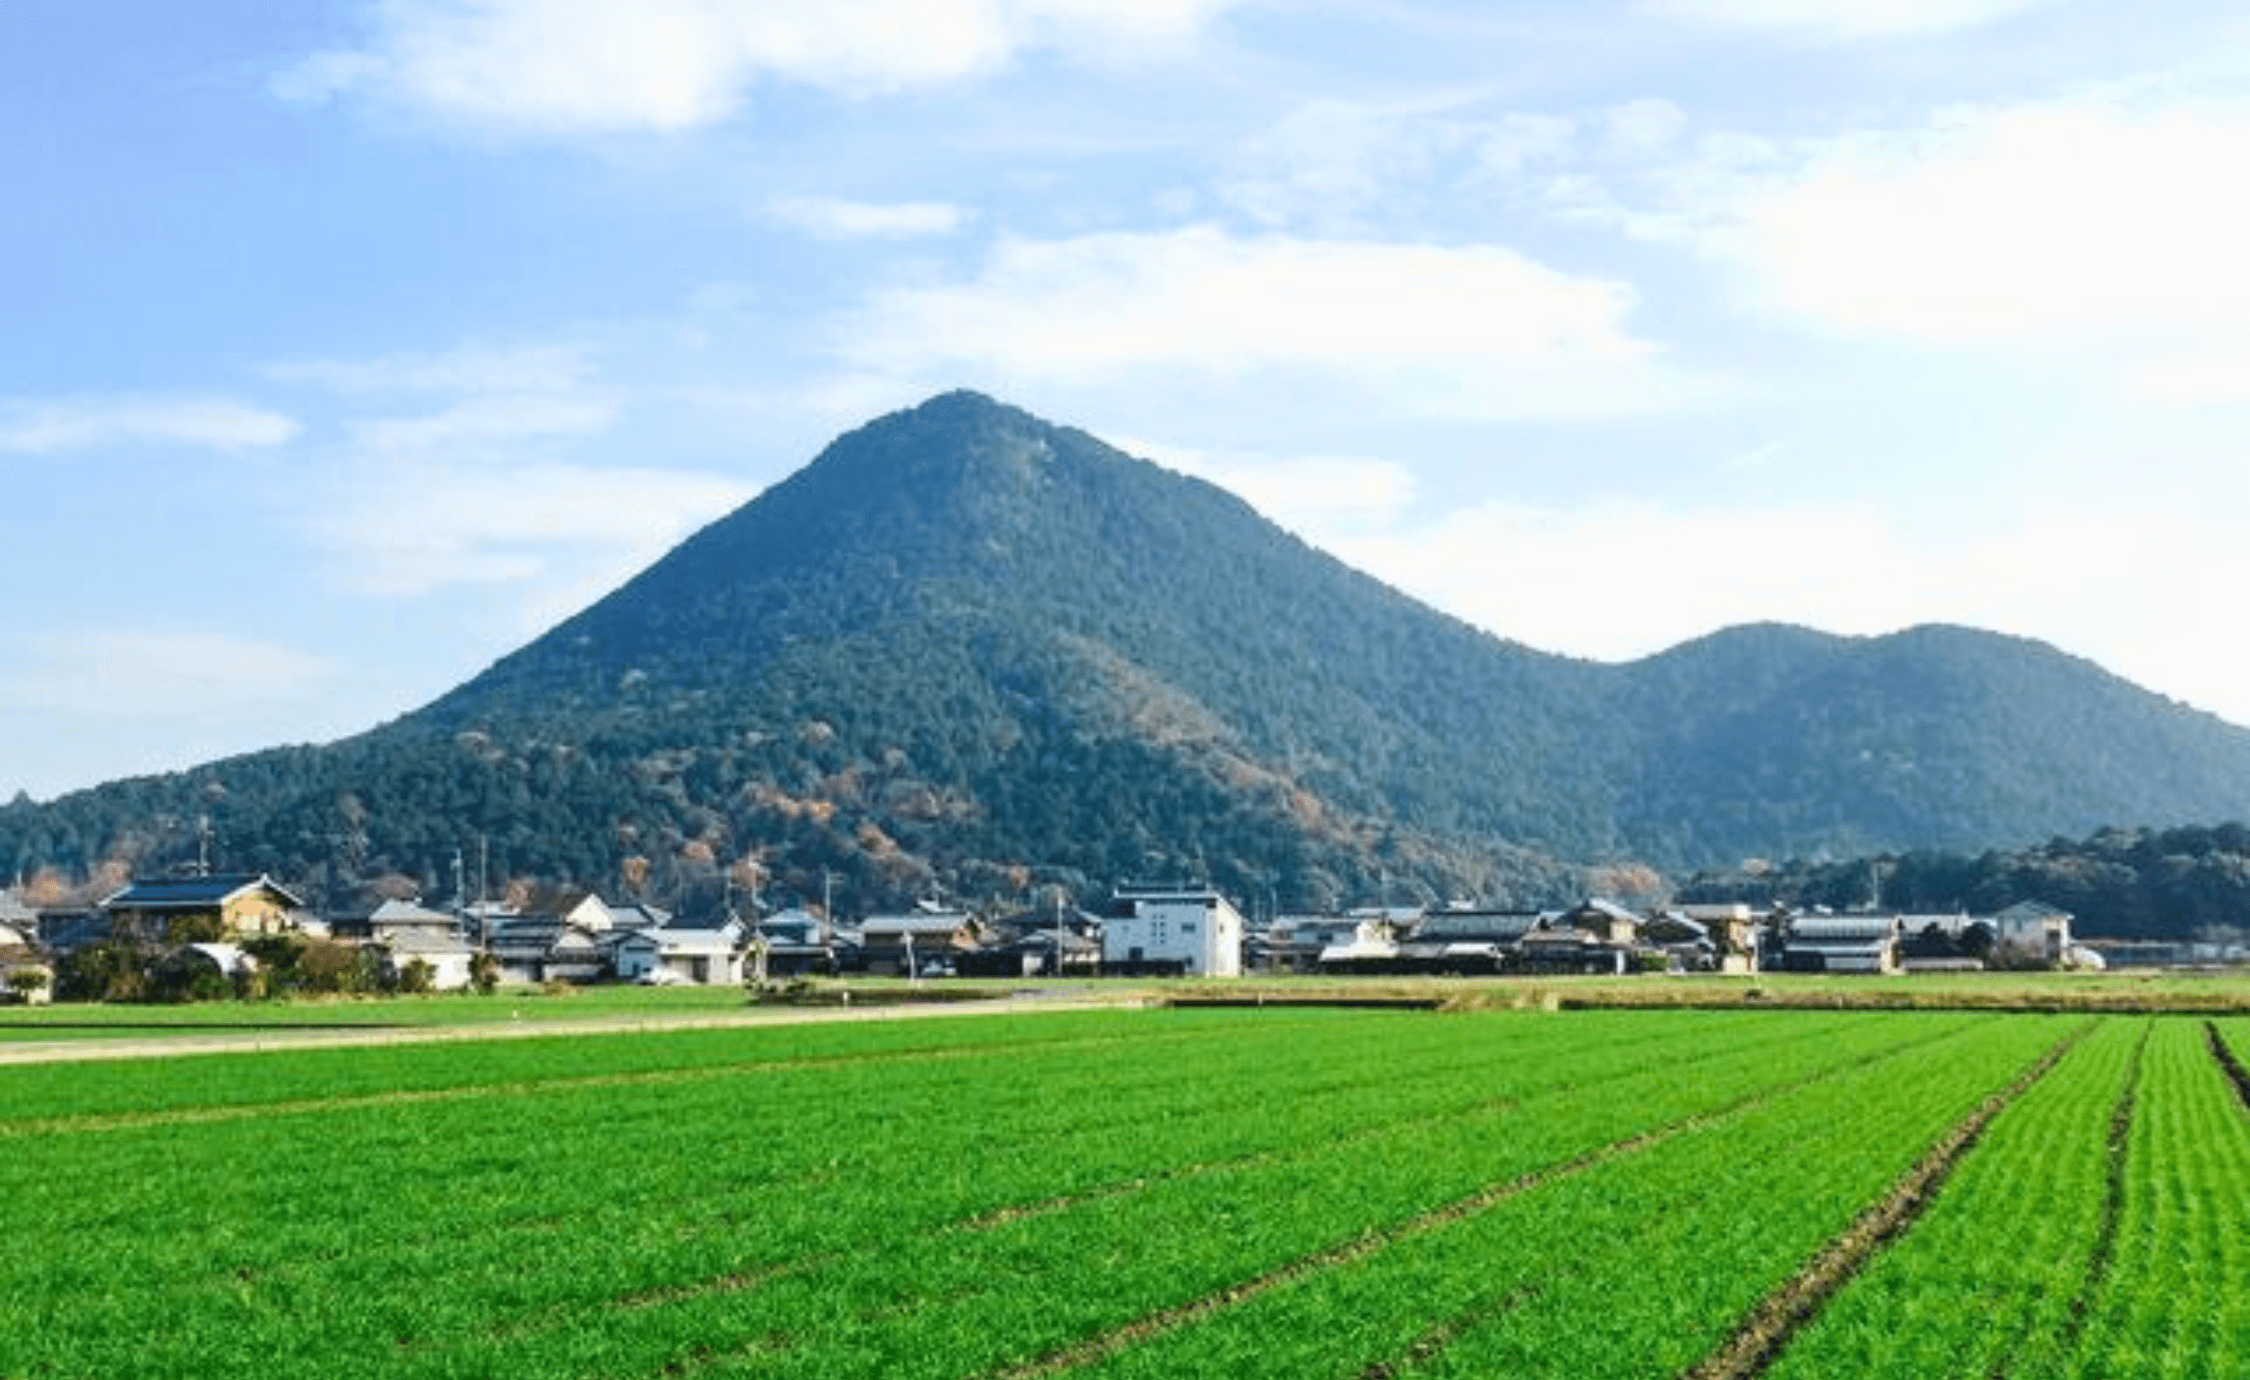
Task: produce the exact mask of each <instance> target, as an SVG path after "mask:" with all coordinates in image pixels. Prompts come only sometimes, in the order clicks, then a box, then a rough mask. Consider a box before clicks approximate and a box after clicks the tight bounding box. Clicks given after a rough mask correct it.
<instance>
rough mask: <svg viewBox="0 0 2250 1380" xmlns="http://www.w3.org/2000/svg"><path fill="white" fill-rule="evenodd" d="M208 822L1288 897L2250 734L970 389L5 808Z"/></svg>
mask: <svg viewBox="0 0 2250 1380" xmlns="http://www.w3.org/2000/svg"><path fill="white" fill-rule="evenodd" d="M197 814H208V815H209V816H210V817H211V818H212V820H213V823H214V827H215V829H216V830H217V831H218V834H219V836H220V840H221V843H222V845H223V847H224V849H225V850H227V856H228V861H229V862H230V863H231V864H235V865H241V866H253V867H265V868H268V869H270V870H273V871H275V872H277V873H279V874H281V875H286V876H295V877H316V876H319V875H322V874H357V873H364V872H369V871H377V872H380V871H394V872H398V873H402V874H404V876H405V877H406V878H407V879H409V880H411V881H414V882H418V883H419V884H421V885H422V886H423V887H424V889H425V890H427V891H429V892H430V893H431V894H433V895H442V894H448V893H449V892H450V887H451V882H450V879H449V878H448V877H447V875H446V874H447V872H448V870H449V869H450V868H451V867H452V866H453V858H454V856H455V852H456V850H457V849H464V850H475V849H477V848H478V847H479V846H480V843H479V841H480V840H481V847H482V849H483V850H484V856H485V857H486V858H487V860H488V861H487V865H488V866H489V867H490V869H491V870H492V873H493V875H495V876H534V875H536V876H543V877H569V878H574V879H576V880H579V881H582V882H586V883H591V884H595V885H600V886H603V887H605V888H607V889H610V890H617V889H620V888H623V889H632V888H635V887H638V888H642V889H645V890H647V891H649V892H650V893H651V894H654V895H660V896H663V897H667V898H671V899H675V900H678V899H682V898H685V897H687V896H689V895H690V894H691V893H694V892H696V891H697V890H698V889H702V890H704V891H706V892H708V891H712V890H715V888H716V887H717V885H718V878H719V877H720V875H721V873H722V872H724V871H726V870H727V869H728V868H729V867H730V865H732V864H737V863H739V862H740V860H742V859H745V858H749V857H755V858H756V859H757V860H758V862H759V865H760V870H759V874H758V875H759V879H760V880H762V881H763V883H764V885H766V886H767V887H768V888H769V889H770V890H774V891H776V892H777V893H778V892H785V893H789V894H792V895H794V896H797V897H817V896H818V895H819V894H820V893H821V889H822V887H823V885H824V883H826V882H829V881H832V882H833V884H834V885H836V886H837V887H838V888H839V900H841V901H843V902H844V903H845V904H846V905H848V906H849V905H859V906H872V905H877V904H894V903H896V902H897V901H898V900H900V899H902V898H905V897H909V896H912V895H914V894H917V893H918V892H920V891H922V890H923V889H925V888H927V887H929V886H930V885H932V884H933V883H936V884H942V885H943V886H945V887H948V888H950V889H952V890H954V891H955V892H957V893H963V894H967V895H970V896H977V897H982V896H995V897H997V896H1004V895H1013V894H1018V893H1020V892H1021V890H1022V888H1023V887H1024V885H1025V884H1026V883H1027V882H1031V881H1054V882H1060V883H1062V884H1064V885H1067V886H1070V887H1072V888H1074V889H1079V890H1087V889H1098V888H1099V887H1101V886H1103V885H1106V884H1109V883H1113V882H1116V881H1120V880H1125V879H1130V878H1136V877H1151V876H1160V875H1161V876H1171V875H1179V874H1182V873H1199V874H1203V875H1207V876H1210V877H1211V878H1212V879H1213V880H1215V881H1218V882H1219V883H1221V884H1222V885H1225V886H1227V887H1229V888H1230V889H1233V890H1235V891H1236V892H1237V893H1238V894H1242V895H1244V896H1246V897H1250V898H1255V900H1256V901H1257V902H1258V903H1276V902H1277V903H1279V904H1282V905H1296V906H1311V905H1320V904H1348V903H1354V902H1359V901H1365V900H1372V899H1375V898H1377V897H1378V896H1387V897H1390V898H1394V899H1403V898H1404V895H1405V894H1408V893H1411V894H1414V895H1418V896H1425V897H1429V896H1441V897H1442V896H1453V895H1473V896H1476V897H1479V898H1480V899H1486V900H1504V901H1543V900H1551V899H1559V898H1561V897H1565V896H1569V895H1571V894H1573V893H1575V892H1578V891H1580V890H1583V889H1586V888H1588V887H1590V886H1594V885H1597V884H1603V885H1608V884H1616V883H1620V882H1629V881H1630V880H1632V878H1633V877H1634V876H1635V875H1638V874H1636V873H1635V872H1633V871H1632V870H1631V869H1632V867H1633V865H1635V864H1639V863H1649V864H1655V865H1658V866H1663V867H1668V868H1670V867H1685V866H1695V865H1702V864H1707V863H1731V862H1733V861H1736V860H1739V859H1740V858H1742V857H1744V856H1746V855H1753V854H1765V855H1771V856H1784V855H1790V854H1799V853H1812V852H1819V851H1822V850H1834V851H1845V850H1863V849H1875V848H1906V847H1930V846H1944V847H1981V846H1986V845H1990V844H1996V843H2005V842H2013V841H2019V840H2024V839H2030V838H2035V837H2044V836H2046V835H2049V834H2054V833H2061V832H2084V831H2086V830H2089V829H2092V828H2095V827H2098V826H2100V825H2102V824H2106V823H2115V822H2120V821H2129V822H2133V823H2142V824H2152V825H2162V824H2169V823H2176V822H2192V821H2196V820H2214V819H2221V818H2231V817H2234V816H2237V815H2242V814H2250V733H2246V732H2245V731H2244V730H2241V729H2238V728H2234V727H2232V726H2230V725H2227V724H2224V723H2221V722H2220V721H2218V720H2216V719H2213V718H2211V717H2210V716H2208V715H2203V714H2198V713H2195V712H2193V711H2190V710H2187V709H2185V708H2183V707H2181V706H2178V705H2175V704H2172V703H2170V702H2169V701H2166V700H2163V699H2161V698H2159V697H2157V696H2154V695H2151V694H2148V693H2147V692H2145V691H2141V690H2138V689H2136V688H2134V687H2132V686H2130V685H2128V684H2126V683H2125V682H2123V681H2121V680H2118V679H2117V678H2115V677H2112V676H2110V675H2108V674H2107V673H2105V672H2103V671H2101V670H2100V669H2099V668H2097V667H2095V666H2092V665H2091V664H2089V663H2086V662H2084V661H2080V660H2077V659H2075V658H2071V657H2068V656H2065V655H2063V654H2062V653H2059V652H2057V651H2055V650H2054V649H2052V648H2048V647H2045V646H2043V645H2041V644H2038V643H2033V642H2027V641H2023V640H2020V639H2014V638H2006V637H2001V636H1997V635H1994V634H1988V633H1980V632H1973V631H1970V630H1966V629H1958V628H1923V629H1916V630H1913V631H1911V632H1907V633H1901V634H1897V635H1894V636H1890V637H1884V638H1874V639H1848V638H1838V637H1830V636H1827V635H1824V634H1820V633H1815V632H1810V631H1807V630H1803V629H1796V628H1783V627H1771V626H1764V627H1752V628H1741V629H1733V630H1730V631H1727V632H1724V633H1720V634H1717V635H1714V636H1712V637H1709V638H1705V639H1702V640H1701V641H1698V642H1695V643H1690V644H1688V645H1686V646H1683V647H1679V648H1675V649H1673V650H1672V651H1670V652H1667V653H1664V654H1662V655H1660V656H1657V657H1653V658H1650V659H1648V660H1645V661H1642V662H1638V663H1634V664H1631V665H1627V666H1606V665H1600V664H1596V663H1592V662H1585V661H1578V660H1573V659H1570V658H1565V657H1559V656H1554V655H1550V654H1547V653H1543V652H1539V651H1536V650H1533V649H1531V648H1528V647H1524V646H1521V645H1519V644H1516V643H1513V642H1509V641H1505V640H1503V639H1500V638H1497V637H1494V636H1492V635H1490V634H1488V633H1484V632H1480V631H1478V630H1476V629H1473V628H1471V627H1469V626H1467V625H1466V624H1463V623H1461V622H1459V621H1457V620H1454V619H1452V618H1449V617H1446V616H1444V615H1442V614H1439V613H1437V612H1434V611H1432V610H1430V609H1428V608H1426V607H1424V606H1422V605H1420V604H1417V603H1415V602H1414V601H1412V600H1410V599H1408V598H1406V597H1405V596H1404V595H1402V594H1400V593H1398V592H1397V591H1395V590H1392V589H1390V588H1388V587H1386V586H1384V585H1382V584H1381V583H1379V582H1378V581H1376V580H1374V579H1371V578H1370V577H1368V576H1366V575H1363V574H1360V573H1358V572H1355V571H1353V570H1351V569H1349V568H1347V567H1345V566H1343V565H1342V564H1340V563H1338V562H1337V561H1335V560H1334V559H1332V558H1331V557H1329V556H1327V555H1324V554H1323V553H1321V552H1319V551H1317V550H1314V549H1312V548H1311V547H1308V546H1306V545H1305V544H1304V543H1302V542H1300V541H1298V540H1297V539H1295V538H1294V537H1292V536H1290V535H1289V534H1287V533H1285V532H1283V531H1281V530H1280V529H1279V528H1276V527H1275V526H1273V525H1272V524H1270V523H1268V522H1266V521H1265V520H1264V519H1262V518H1260V517H1259V516H1258V515H1257V514H1256V513H1255V512H1254V511H1252V510H1251V509H1250V508H1249V507H1248V506H1247V505H1245V504H1244V503H1242V502H1241V501H1240V500H1239V499H1236V498H1234V497H1233V496H1231V495H1229V494H1227V493H1226V492H1224V491H1222V490H1220V489H1217V488H1215V487H1213V486H1211V485H1208V484H1205V483H1202V482H1200V481H1197V480H1194V479H1189V478H1185V477H1182V476H1180V475H1176V474H1172V473H1169V472H1167V471H1165V470H1162V469H1160V468H1158V467H1156V466H1154V465H1151V464H1148V463H1146V462H1144V461H1139V460H1135V459H1132V458H1130V457H1128V456H1126V455H1124V454H1122V453H1120V452H1118V451H1116V450H1113V449H1111V448H1110V447H1108V446H1106V445H1104V444H1102V443H1101V442H1100V441H1097V440H1095V439H1094V438H1092V437H1090V436H1088V435H1086V434H1084V433H1082V432H1079V431H1075V430H1071V429H1068V428H1062V427H1056V426H1052V425H1050V424H1048V423H1045V422H1042V421H1040V420H1039V419H1037V418H1034V417H1032V416H1030V415H1028V414H1026V413H1023V412H1020V411H1017V410H1015V409H1013V408H1009V407H1006V406H1003V405H1001V404H998V403H995V402H993V401H991V400H989V399H986V398H983V397H980V396H977V395H975V394H969V393H954V394H947V395H944V396H941V397H938V398H935V399H932V400H931V401H929V402H927V403H925V404H923V405H922V406H920V407H917V408H914V409H912V410H910V411H907V412H902V413H898V414H895V415H893V416H890V417H885V418H883V419H881V420H878V421H876V422H873V423H870V424H869V425H867V426H865V427H862V428H860V429H859V430H857V431H855V432H852V433H850V434H849V435H846V436H844V437H841V438H839V439H838V440H837V441H836V442H834V443H833V444H832V445H831V446H829V447H828V449H827V450H826V451H824V452H823V453H822V455H821V456H820V457H819V458H818V459H816V460H815V461H814V462H813V463H812V464H811V465H809V466H807V467H806V468H805V469H803V470H802V471H800V472H798V473H797V474H795V475H793V476H792V477H790V478H789V479H787V480H785V481H784V482H782V483H780V484H777V485H775V486H774V487H773V488H772V489H770V490H768V491H767V492H766V493H765V494H763V495H761V496H760V497H759V498H757V499H756V500H754V501H753V502H751V503H750V504H748V505H746V506H745V507H743V508H742V509H740V510H739V511H737V512H735V513H733V514H731V515H730V516H728V517H726V518H723V519H721V520H720V521H718V522H716V523H713V524H712V525H711V526H710V527H708V528H706V529H704V530H703V531H701V532H699V533H697V534H696V535H695V536H693V537H692V538H690V539H689V540H688V541H686V542H685V543H683V544H682V545H681V546H680V547H678V548H677V549H676V550H674V551H673V552H672V553H671V554H669V555H668V556H666V557H665V558H664V559H662V560H661V561H659V562H658V563H656V564H655V565H654V566H651V567H650V568H649V569H648V570H646V571H644V572H643V573H642V574H640V575H639V576H637V577H636V578H634V579H633V580H631V581H630V582H628V583H627V584H626V585H624V586H623V587H622V588H620V589H618V590H617V591H616V592H614V593H613V594H611V595H610V596H608V597H607V598H605V599H603V600H601V601H600V602H599V603H596V604H595V605H593V606H592V607H590V608H588V609H586V610H585V611H584V612H582V613H580V614H578V615H577V616H576V617H574V618H571V619H570V620H568V621H567V622H565V623H563V624H562V625H560V626H558V627H557V628H555V629H554V630H553V631H551V632H549V633H548V634H546V635H545V636H543V637H541V638H539V639H538V640H536V641H534V642H532V643H530V644H529V645H527V646H525V647H523V648H521V649H520V650H518V651H516V652H515V653H513V654H511V655H509V656H508V657H506V658H504V659H502V660H501V661H500V662H498V663H497V664H495V665H494V666H492V667H491V668H490V669H489V670H487V671H486V672H484V673H483V674H482V675H479V676H478V677H476V678H475V679H473V680H471V681H469V682H468V683H466V684H464V685H462V686H460V687H459V688H457V689H455V690H454V691H452V692H451V693H449V694H447V695H445V696H444V697H442V698H441V699H439V700H438V701H436V702H435V703H433V704H431V705H429V706H427V707H425V708H423V709H421V710H419V711H416V712H415V713H412V714H409V715H407V716H405V717H403V718H401V719H399V720H397V721H394V722H392V723H390V724H386V725H383V726H381V727H379V728H377V729H374V730H372V731H370V732H368V733H366V734H363V735H360V736H358V737H356V738H352V739H349V740H346V741H344V742H341V743H337V744H332V745H329V746H326V747H320V748H291V749H283V750H277V751H274V752H268V753H259V754H252V755H250V756H247V757H242V758H236V759H231V760H229V761H226V762H220V763H214V764H212V765H210V766H207V767H204V768H199V769H197V770H195V771H191V772H185V773H179V774H177V775H174V776H168V777H158V778H146V779H142V780H138V781H130V782H121V783H115V784H113V785H111V786H106V787H103V788H100V789H98V790H95V791H91V792H84V793H80V794H79V795H75V796H71V797H67V798H65V799H64V800H61V801H57V802H54V803H53V804H52V805H47V806H37V805H32V804H30V803H28V802H19V803H18V804H17V805H14V806H10V807H7V808H5V809H0V860H5V859H6V858H7V857H9V856H12V857H13V859H14V860H15V861H16V862H17V864H18V866H19V869H20V870H29V869H36V868H38V867H40V866H43V865H51V866H56V867H60V868H64V869H80V870H84V869H89V868H92V867H94V866H95V865H97V864H99V863H100V862H101V861H102V860H103V859H105V858H116V857H120V856H125V857H133V858H137V859H138V860H139V865H140V866H141V868H142V870H144V871H146V870H148V869H149V868H150V867H151V866H152V865H154V864H156V863H158V862H160V861H161V860H162V858H163V856H164V855H165V853H166V851H167V850H172V849H177V848H178V847H180V846H181V843H180V840H178V839H177V838H176V837H174V838H171V839H167V838H166V837H164V836H162V835H161V834H160V833H158V832H157V831H155V829H154V827H153V821H155V820H158V819H160V818H164V817H170V818H173V819H175V820H177V819H185V818H193V817H195V816H196V815H197ZM1596 867H1606V868H1609V869H1610V871H1609V872H1608V873H1606V874H1604V875H1601V876H1590V875H1589V872H1588V869H1589V868H1596ZM735 870H736V871H737V872H738V873H743V874H747V872H748V869H746V868H740V867H737V868H736V869H735ZM746 879H747V877H746Z"/></svg>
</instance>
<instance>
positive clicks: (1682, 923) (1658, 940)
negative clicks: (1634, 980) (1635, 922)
mask: <svg viewBox="0 0 2250 1380" xmlns="http://www.w3.org/2000/svg"><path fill="white" fill-rule="evenodd" d="M1640 942H1641V945H1642V947H1643V948H1644V949H1646V950H1649V951H1650V952H1661V953H1663V954H1664V955H1665V957H1666V959H1667V960H1668V965H1669V967H1670V968H1671V970H1672V971H1674V972H1689V973H1708V972H1711V971H1712V970H1714V969H1716V968H1717V967H1718V966H1719V946H1718V944H1717V942H1716V941H1714V940H1713V939H1712V938H1711V927H1710V926H1709V925H1706V924H1704V923H1703V922H1702V921H1701V920H1697V919H1695V918H1694V917H1693V916H1690V915H1685V914H1682V913H1681V912H1679V911H1676V910H1663V911H1658V912H1657V913H1656V914H1654V915H1652V916H1650V917H1649V918H1648V919H1647V921H1646V922H1644V923H1643V924H1642V925H1641V934H1640Z"/></svg>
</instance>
